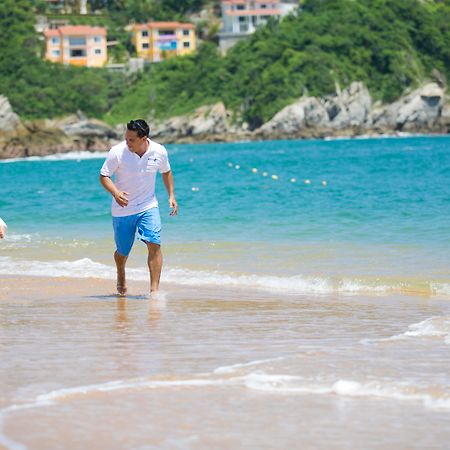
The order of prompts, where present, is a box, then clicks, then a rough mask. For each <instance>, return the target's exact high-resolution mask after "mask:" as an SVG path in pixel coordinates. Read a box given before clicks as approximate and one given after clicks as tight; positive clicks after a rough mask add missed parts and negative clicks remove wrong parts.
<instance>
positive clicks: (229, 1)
mask: <svg viewBox="0 0 450 450" xmlns="http://www.w3.org/2000/svg"><path fill="white" fill-rule="evenodd" d="M250 2H251V3H266V4H270V3H272V4H273V3H277V4H278V3H280V0H224V1H223V2H222V3H223V4H224V5H245V4H248V3H250Z"/></svg>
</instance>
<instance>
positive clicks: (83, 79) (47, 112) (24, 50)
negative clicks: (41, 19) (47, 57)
mask: <svg viewBox="0 0 450 450" xmlns="http://www.w3.org/2000/svg"><path fill="white" fill-rule="evenodd" d="M0 31H1V32H0V49H1V50H0V94H2V95H5V96H6V97H8V99H9V100H10V102H11V104H12V106H13V109H14V110H15V111H16V112H17V113H18V114H19V115H20V116H22V117H24V118H33V119H34V118H51V117H58V116H63V115H67V114H70V113H74V112H76V111H77V110H81V111H83V112H84V113H85V114H87V115H89V116H93V117H101V116H102V115H103V114H105V113H106V112H107V111H108V110H109V109H110V108H111V107H112V105H113V103H114V102H115V101H116V100H117V99H118V98H119V96H121V95H122V93H123V90H124V89H125V86H126V82H125V77H124V76H123V75H120V74H116V73H111V72H108V71H107V70H106V69H87V68H79V67H71V66H68V67H66V66H62V65H59V64H52V63H50V62H47V61H43V60H42V59H41V58H40V56H38V54H39V51H38V38H37V34H36V33H35V31H34V15H33V13H32V8H31V1H30V0H2V2H1V3H0Z"/></svg>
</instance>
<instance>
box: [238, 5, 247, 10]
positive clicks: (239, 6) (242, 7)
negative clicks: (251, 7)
mask: <svg viewBox="0 0 450 450" xmlns="http://www.w3.org/2000/svg"><path fill="white" fill-rule="evenodd" d="M236 9H239V10H243V9H245V5H237V6H236Z"/></svg>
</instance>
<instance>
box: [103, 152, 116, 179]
mask: <svg viewBox="0 0 450 450" xmlns="http://www.w3.org/2000/svg"><path fill="white" fill-rule="evenodd" d="M118 167H119V159H118V157H117V154H116V152H114V151H113V150H110V151H109V152H108V156H107V157H106V160H105V162H104V163H103V166H102V168H101V170H100V174H101V175H103V176H104V177H110V176H112V175H113V174H114V172H115V171H116V170H117V168H118Z"/></svg>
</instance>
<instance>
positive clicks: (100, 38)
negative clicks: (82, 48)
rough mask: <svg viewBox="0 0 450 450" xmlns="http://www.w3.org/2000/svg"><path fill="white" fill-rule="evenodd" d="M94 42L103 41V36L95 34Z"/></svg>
mask: <svg viewBox="0 0 450 450" xmlns="http://www.w3.org/2000/svg"><path fill="white" fill-rule="evenodd" d="M94 42H95V43H96V44H98V43H100V42H102V37H101V36H94Z"/></svg>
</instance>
